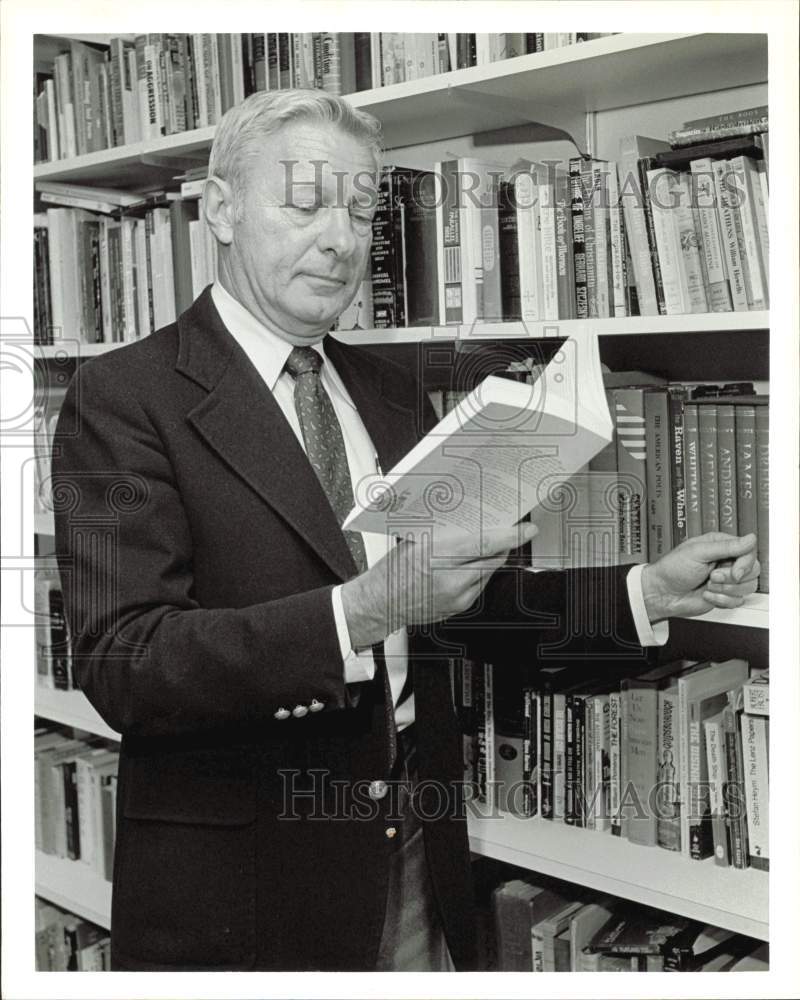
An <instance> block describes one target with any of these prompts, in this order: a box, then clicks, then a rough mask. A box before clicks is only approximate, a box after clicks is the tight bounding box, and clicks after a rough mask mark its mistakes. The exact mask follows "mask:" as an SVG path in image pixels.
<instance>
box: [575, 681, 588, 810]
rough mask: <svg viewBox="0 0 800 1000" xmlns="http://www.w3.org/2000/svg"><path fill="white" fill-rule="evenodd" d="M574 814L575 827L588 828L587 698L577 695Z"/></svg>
mask: <svg viewBox="0 0 800 1000" xmlns="http://www.w3.org/2000/svg"><path fill="white" fill-rule="evenodd" d="M572 726H573V747H574V756H573V761H574V767H573V804H574V809H573V814H574V817H575V826H586V698H585V697H584V696H583V695H577V696H576V697H575V698H574V702H573V716H572Z"/></svg>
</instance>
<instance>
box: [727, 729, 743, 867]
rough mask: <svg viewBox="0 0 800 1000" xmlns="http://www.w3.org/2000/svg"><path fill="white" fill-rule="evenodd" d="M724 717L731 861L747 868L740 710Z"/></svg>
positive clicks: (734, 864) (736, 865)
mask: <svg viewBox="0 0 800 1000" xmlns="http://www.w3.org/2000/svg"><path fill="white" fill-rule="evenodd" d="M723 718H724V722H725V763H726V765H727V771H728V780H727V781H726V782H725V784H724V785H723V789H722V796H723V801H724V804H725V821H726V823H727V824H728V834H729V837H728V839H729V841H730V845H731V861H732V862H733V867H734V868H747V867H748V844H747V820H746V817H745V794H744V776H743V774H742V771H741V754H740V752H739V750H738V748H737V743H738V741H739V734H738V728H739V727H738V725H737V720H736V713H735V712H734V711H733V710H732V709H726V710H725V713H724V716H723Z"/></svg>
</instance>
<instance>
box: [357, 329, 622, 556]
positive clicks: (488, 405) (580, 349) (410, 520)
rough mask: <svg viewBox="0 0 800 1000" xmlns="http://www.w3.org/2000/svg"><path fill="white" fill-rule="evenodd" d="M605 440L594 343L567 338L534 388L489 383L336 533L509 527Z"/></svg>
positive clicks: (497, 380) (607, 426)
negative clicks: (347, 530)
mask: <svg viewBox="0 0 800 1000" xmlns="http://www.w3.org/2000/svg"><path fill="white" fill-rule="evenodd" d="M534 374H535V372H534ZM611 435H612V424H611V417H610V416H609V412H608V406H607V404H606V397H605V392H604V390H603V379H602V374H601V369H600V357H599V354H598V346H597V338H596V337H595V336H594V335H592V334H590V333H588V332H587V333H586V334H585V335H583V336H581V335H576V336H575V337H570V338H569V339H567V340H565V341H564V343H563V345H562V346H561V347H560V348H559V350H558V351H557V352H556V354H555V355H554V357H553V359H552V360H551V361H550V363H549V364H548V365H547V366H546V367H545V368H543V369H542V370H540V371H539V373H538V378H536V379H535V381H534V383H533V384H532V385H529V384H525V383H520V382H514V381H511V380H510V379H505V378H502V377H497V376H493V375H490V376H489V377H488V378H486V379H484V381H483V382H481V383H480V385H478V386H477V388H475V389H474V390H473V391H472V392H471V393H469V395H468V396H467V397H466V398H465V399H464V400H463V401H462V402H461V403H459V405H458V406H457V407H456V408H455V409H454V410H452V411H451V412H450V413H448V414H447V416H446V417H445V418H444V419H443V420H441V421H440V422H439V423H438V424H437V425H436V427H434V428H433V430H432V431H431V432H430V433H429V434H428V435H426V437H425V438H423V440H422V441H420V442H419V444H417V445H416V446H415V447H414V448H412V449H411V451H410V452H409V453H408V454H407V455H406V456H405V458H403V459H402V460H401V461H400V462H398V464H397V465H396V466H395V467H394V469H392V470H391V472H389V473H388V474H386V475H383V476H375V477H369V478H367V479H365V480H363V481H362V482H361V483H360V484H359V486H358V489H357V490H356V497H355V507H354V509H353V510H352V511H351V513H350V514H349V515H348V517H347V520H346V521H345V522H344V525H343V527H344V528H347V529H350V530H353V531H366V532H378V533H380V534H392V535H396V536H398V537H401V538H409V537H410V538H415V539H418V538H420V537H422V536H423V535H427V534H430V533H432V532H438V531H439V530H441V529H448V530H452V531H456V532H458V531H463V532H465V533H468V534H470V535H473V536H474V535H480V533H482V532H483V531H486V530H487V529H490V528H503V527H510V526H511V525H513V524H516V523H517V522H518V521H519V520H520V519H521V518H522V517H524V516H525V515H526V514H527V513H528V512H529V511H535V509H536V508H537V507H538V506H540V505H541V504H546V503H550V504H552V503H553V502H554V500H553V498H554V497H555V496H557V494H558V491H559V490H563V489H564V488H565V486H564V484H566V483H567V482H568V480H569V478H570V476H572V475H574V474H575V473H576V472H577V471H578V470H579V469H580V468H581V467H582V466H584V465H586V463H587V462H588V461H589V460H590V459H591V458H593V457H594V455H596V454H597V452H599V451H600V450H601V449H602V448H604V447H605V446H606V445H607V444H608V443H609V441H610V440H611ZM566 488H567V489H568V488H569V487H566ZM534 520H535V515H534Z"/></svg>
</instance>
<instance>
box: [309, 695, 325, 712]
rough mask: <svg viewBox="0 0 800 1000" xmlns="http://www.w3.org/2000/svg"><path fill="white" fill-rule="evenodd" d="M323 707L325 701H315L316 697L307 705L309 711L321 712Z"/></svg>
mask: <svg viewBox="0 0 800 1000" xmlns="http://www.w3.org/2000/svg"><path fill="white" fill-rule="evenodd" d="M323 708H325V703H324V702H322V701H317V699H316V698H314V699H313V701H312V702H311V704H310V705H309V706H308V709H309V711H310V712H321V711H322V709H323Z"/></svg>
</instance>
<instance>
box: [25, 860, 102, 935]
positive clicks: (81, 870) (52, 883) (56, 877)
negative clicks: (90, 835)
mask: <svg viewBox="0 0 800 1000" xmlns="http://www.w3.org/2000/svg"><path fill="white" fill-rule="evenodd" d="M36 895H37V896H41V897H42V899H46V900H47V901H48V902H50V903H55V905H56V906H60V907H62V908H63V909H65V910H70V911H71V912H72V913H76V914H77V915H78V916H79V917H83V918H84V919H85V920H91V921H92V923H94V924H99V926H100V927H110V926H111V883H110V882H109V881H107V880H106V879H104V878H101V877H100V876H99V875H97V874H96V873H95V872H93V871H92V869H91V868H89V867H88V865H84V864H81V862H80V861H69V860H68V859H66V858H56V857H54V856H53V855H52V854H45V853H44V852H43V851H37V852H36Z"/></svg>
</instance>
